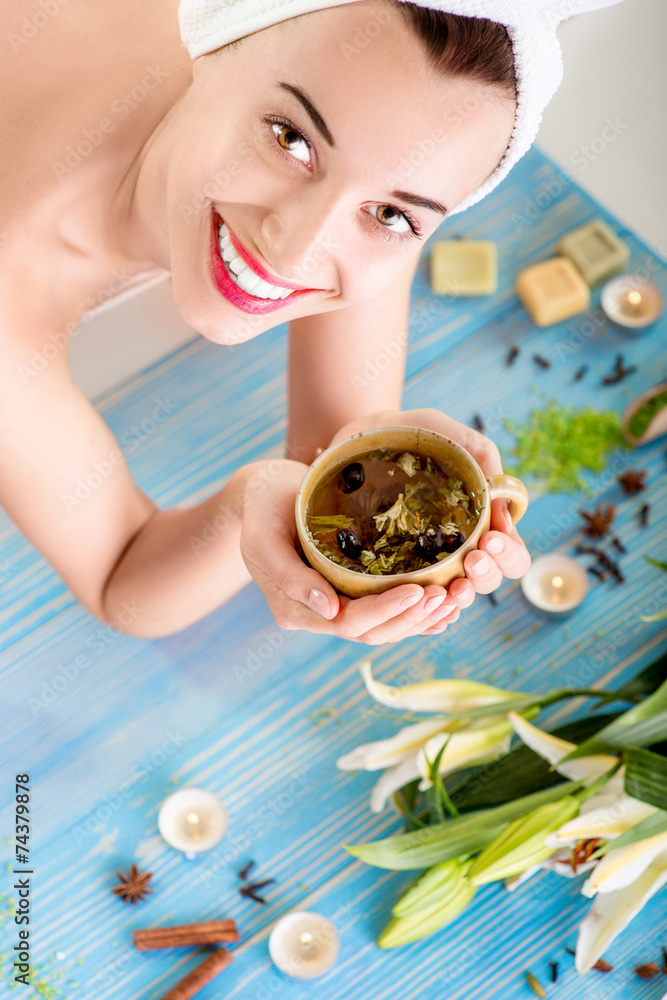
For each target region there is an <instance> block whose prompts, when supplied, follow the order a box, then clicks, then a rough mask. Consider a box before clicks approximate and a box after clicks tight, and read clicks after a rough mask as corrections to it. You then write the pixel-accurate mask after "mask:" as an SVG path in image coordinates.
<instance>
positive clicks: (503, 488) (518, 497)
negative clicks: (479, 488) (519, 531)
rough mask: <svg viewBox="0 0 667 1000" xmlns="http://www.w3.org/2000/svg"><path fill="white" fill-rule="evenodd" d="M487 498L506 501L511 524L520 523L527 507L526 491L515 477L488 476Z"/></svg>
mask: <svg viewBox="0 0 667 1000" xmlns="http://www.w3.org/2000/svg"><path fill="white" fill-rule="evenodd" d="M486 481H487V483H488V484H489V496H490V497H491V499H492V500H497V499H501V500H507V503H508V505H509V512H510V517H511V518H512V524H516V522H517V521H520V520H521V518H522V517H523V515H524V514H525V513H526V508H527V507H528V490H527V489H526V487H525V486H524V485H523V483H522V482H521V480H520V479H517V478H516V476H505V475H502V476H488V477H487V480H486Z"/></svg>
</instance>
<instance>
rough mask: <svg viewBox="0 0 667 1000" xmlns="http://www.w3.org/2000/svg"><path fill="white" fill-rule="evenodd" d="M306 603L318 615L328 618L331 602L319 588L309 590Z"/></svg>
mask: <svg viewBox="0 0 667 1000" xmlns="http://www.w3.org/2000/svg"><path fill="white" fill-rule="evenodd" d="M308 604H309V605H310V607H311V608H312V609H313V611H315V612H316V613H317V614H318V615H322V617H323V618H329V617H330V615H331V604H330V603H329V598H328V597H326V595H325V594H323V593H322V591H321V590H311V592H310V594H309V595H308Z"/></svg>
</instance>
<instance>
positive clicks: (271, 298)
mask: <svg viewBox="0 0 667 1000" xmlns="http://www.w3.org/2000/svg"><path fill="white" fill-rule="evenodd" d="M210 250H211V253H210V261H211V276H212V278H213V282H214V284H215V286H216V287H217V289H218V291H219V292H220V293H221V294H222V295H223V296H224V298H226V299H227V300H228V301H229V302H231V304H232V305H234V306H236V307H237V308H239V309H242V310H243V312H248V313H268V312H273V311H274V310H276V309H280V308H281V307H282V306H284V305H287V304H289V303H290V302H291V301H292V300H294V299H296V298H302V297H303V296H304V295H307V294H308V293H310V292H314V291H321V289H315V288H303V287H300V286H296V285H291V284H289V283H288V282H287V281H285V280H284V279H283V278H278V277H276V276H275V275H272V274H269V273H268V272H267V271H266V270H265V269H264V268H263V267H262V266H261V264H260V263H259V262H258V261H257V260H255V259H254V257H252V256H251V255H250V253H248V251H247V250H246V249H245V247H243V246H241V244H240V243H239V241H238V239H237V238H236V237H235V236H234V235H233V233H232V232H231V231H230V229H229V227H228V226H227V225H226V224H225V223H224V222H223V220H222V219H221V218H220V216H219V215H218V214H217V213H216V212H214V213H213V219H212V224H211V247H210Z"/></svg>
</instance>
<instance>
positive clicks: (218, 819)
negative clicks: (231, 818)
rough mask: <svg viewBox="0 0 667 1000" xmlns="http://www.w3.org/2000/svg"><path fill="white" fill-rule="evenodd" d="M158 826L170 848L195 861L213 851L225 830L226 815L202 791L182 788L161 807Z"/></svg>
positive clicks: (220, 806)
mask: <svg viewBox="0 0 667 1000" xmlns="http://www.w3.org/2000/svg"><path fill="white" fill-rule="evenodd" d="M157 825H158V829H159V831H160V833H161V834H162V836H163V837H164V839H165V840H166V841H167V843H168V844H170V845H171V846H172V847H175V848H177V849H178V850H179V851H183V852H184V853H185V856H186V858H190V859H192V858H194V856H195V854H197V853H199V851H207V850H208V849H209V848H210V847H214V846H215V845H216V844H217V843H218V842H219V841H220V840H222V837H223V836H224V833H225V830H226V829H227V812H226V810H225V807H224V806H223V804H222V802H221V801H220V799H219V798H218V797H217V796H216V795H213V793H212V792H207V791H205V790H204V789H203V788H181V789H179V791H177V792H174V794H173V795H170V796H169V798H167V799H165V800H164V802H163V803H162V805H161V806H160V812H159V813H158V818H157Z"/></svg>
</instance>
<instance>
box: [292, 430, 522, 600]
mask: <svg viewBox="0 0 667 1000" xmlns="http://www.w3.org/2000/svg"><path fill="white" fill-rule="evenodd" d="M376 448H386V449H387V450H388V451H410V452H413V453H414V454H416V455H420V456H421V457H424V458H426V457H428V458H431V459H432V460H433V461H434V462H436V463H438V464H443V465H447V466H449V467H450V468H453V469H454V470H455V472H456V475H457V476H458V478H459V479H461V480H462V482H463V483H464V484H465V485H466V487H467V488H468V491H469V492H471V493H474V495H475V498H476V499H477V501H478V503H479V506H480V507H481V511H482V513H481V516H480V518H479V521H478V522H477V524H476V525H475V527H474V529H473V531H472V533H471V534H470V535H469V537H468V538H467V539H466V540H465V542H464V543H463V545H461V546H460V548H458V549H457V550H456V552H452V553H451V554H450V555H448V556H446V557H445V558H444V559H441V560H439V561H438V562H435V563H433V564H432V565H430V566H426V567H424V569H417V570H413V571H412V573H387V574H385V575H383V576H379V575H378V576H375V575H372V574H370V573H355V572H354V571H353V570H351V569H346V568H345V567H344V566H339V565H338V564H337V563H334V562H332V561H331V559H327V557H326V556H325V555H322V553H321V552H320V551H319V549H318V548H317V546H316V545H315V544H314V542H313V540H312V538H311V537H310V535H309V533H308V529H307V527H306V517H307V515H308V504H309V502H310V498H311V497H312V495H313V493H314V491H315V490H316V488H317V487H318V486H319V485H320V483H321V482H322V481H323V480H325V479H327V478H328V477H329V475H330V474H331V473H333V472H335V471H336V470H338V469H342V468H343V467H344V466H346V465H347V464H348V463H349V462H353V461H355V460H358V459H359V458H361V457H362V456H364V455H367V454H368V452H370V451H373V450H374V449H376ZM498 497H500V498H502V499H503V500H507V502H508V505H509V512H510V516H511V518H512V522H513V523H514V524H516V522H517V521H518V520H519V519H520V518H521V517H523V515H524V513H525V511H526V507H527V506H528V493H527V491H526V487H525V486H524V485H523V483H522V482H521V480H520V479H515V477H514V476H505V475H503V476H485V475H484V473H483V472H482V470H481V469H480V467H479V465H478V464H477V462H476V461H475V459H474V458H473V457H472V455H470V454H469V453H468V452H467V451H465V449H464V448H462V447H461V446H460V445H458V444H456V442H455V441H452V440H450V439H449V438H446V437H444V436H443V435H442V434H436V433H435V432H434V431H428V430H425V429H424V428H422V427H380V428H375V429H374V430H372V431H363V432H361V433H359V434H354V435H352V437H349V438H346V439H345V441H340V442H339V443H338V444H337V445H334V446H333V448H329V449H328V450H327V451H324V452H322V454H321V455H320V456H319V457H318V458H316V459H315V461H314V462H313V464H312V465H311V466H310V468H309V469H308V471H307V472H306V474H305V476H304V477H303V481H302V483H301V486H300V487H299V492H298V493H297V495H296V512H295V513H296V529H297V532H298V535H299V540H300V542H301V546H302V548H303V552H304V555H305V557H306V559H307V560H308V562H309V563H310V565H311V566H312V567H313V569H316V570H317V572H318V573H319V574H320V575H321V576H323V577H324V578H325V580H328V581H329V583H330V584H331V585H332V586H333V587H335V589H336V590H337V591H338V592H339V593H341V594H346V595H347V596H348V597H363V596H365V595H366V594H381V593H383V592H384V591H385V590H389V589H390V588H391V587H398V586H399V585H400V584H404V583H418V584H420V586H426V585H427V584H429V583H433V584H437V585H438V586H440V587H446V586H447V584H448V583H451V581H452V580H454V579H456V577H462V576H465V573H464V570H463V560H464V558H465V556H466V555H467V554H468V552H472V551H473V549H476V548H477V545H478V543H479V540H480V538H481V537H482V535H483V534H484V533H485V532H487V531H488V530H489V524H490V522H491V501H492V500H495V499H496V498H498Z"/></svg>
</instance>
